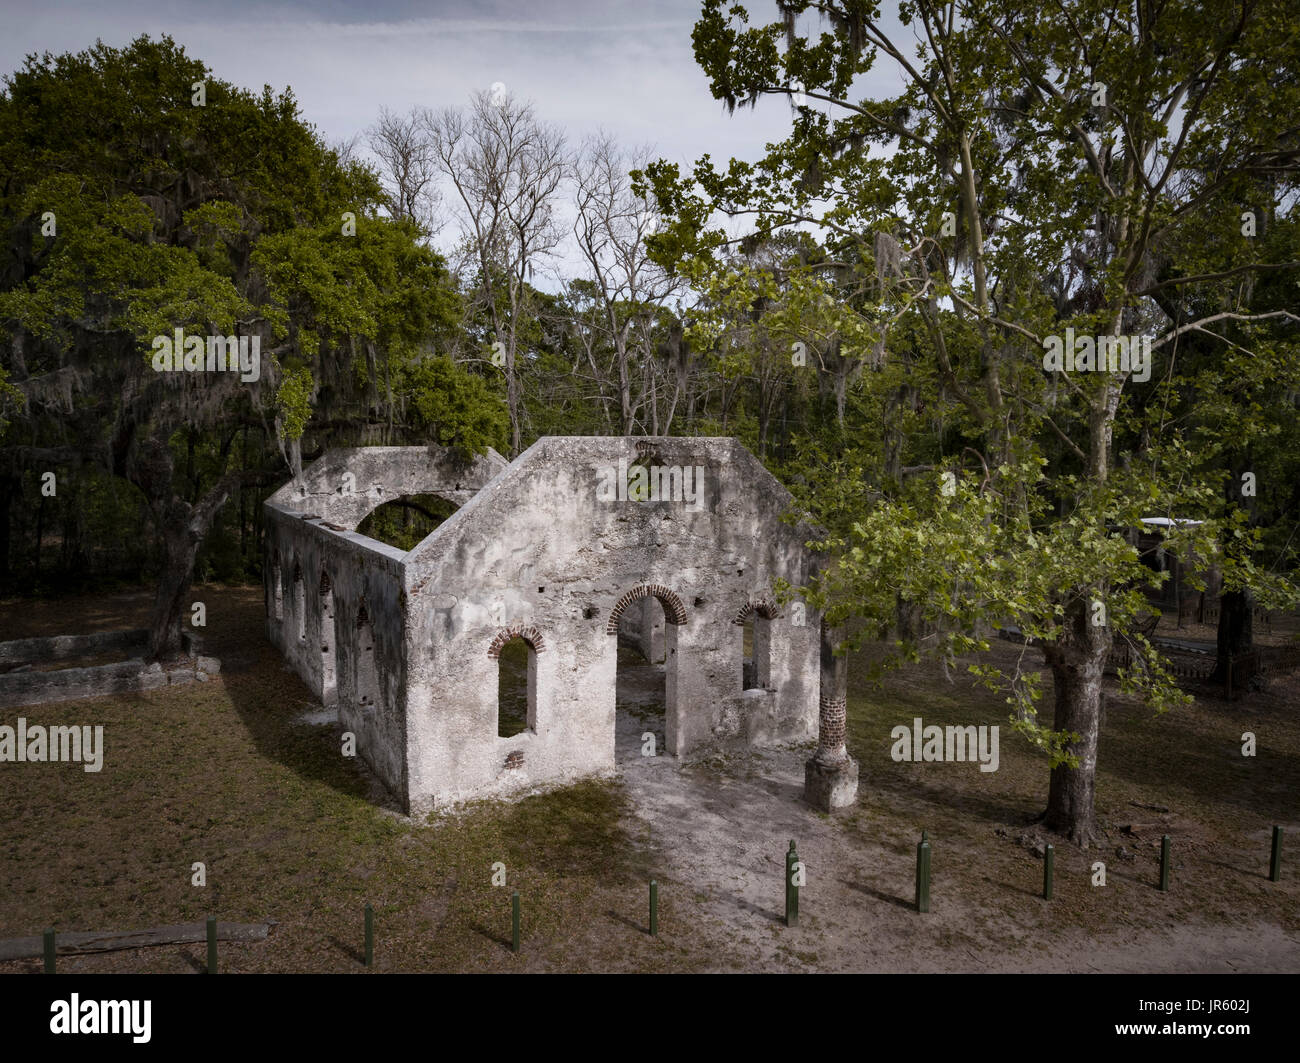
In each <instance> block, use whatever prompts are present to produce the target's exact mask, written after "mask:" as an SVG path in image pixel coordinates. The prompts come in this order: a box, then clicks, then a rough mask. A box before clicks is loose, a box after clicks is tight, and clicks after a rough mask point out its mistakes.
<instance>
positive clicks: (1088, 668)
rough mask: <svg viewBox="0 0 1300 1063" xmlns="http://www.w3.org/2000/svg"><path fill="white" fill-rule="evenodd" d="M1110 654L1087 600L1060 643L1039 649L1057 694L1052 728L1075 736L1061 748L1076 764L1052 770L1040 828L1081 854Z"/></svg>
mask: <svg viewBox="0 0 1300 1063" xmlns="http://www.w3.org/2000/svg"><path fill="white" fill-rule="evenodd" d="M1109 650H1110V632H1109V629H1108V628H1106V627H1103V626H1096V625H1094V624H1093V623H1092V610H1091V608H1090V607H1089V603H1088V602H1086V601H1078V602H1077V603H1076V604H1075V605H1074V606H1073V607H1072V608H1071V610H1070V615H1068V616H1067V619H1066V631H1065V633H1064V634H1063V636H1062V639H1061V641H1059V642H1056V643H1050V644H1048V645H1045V646H1044V647H1043V655H1044V656H1045V657H1046V658H1047V663H1048V665H1049V666H1050V667H1051V669H1052V680H1053V686H1054V689H1055V694H1056V713H1055V716H1054V718H1053V723H1052V727H1053V729H1054V730H1057V731H1068V732H1070V733H1072V734H1074V735H1075V736H1076V737H1075V738H1074V740H1072V741H1070V742H1069V743H1068V744H1067V745H1066V747H1065V748H1066V751H1067V752H1068V753H1070V754H1071V755H1073V756H1074V757H1076V758H1077V759H1078V766H1077V767H1070V766H1069V765H1066V764H1058V765H1057V766H1056V767H1055V768H1053V769H1052V775H1051V781H1050V783H1049V786H1048V791H1047V812H1046V813H1045V814H1044V817H1043V824H1044V826H1046V827H1047V829H1048V830H1052V831H1056V832H1057V833H1060V834H1063V835H1065V836H1066V837H1067V838H1069V839H1070V841H1072V842H1074V843H1075V844H1076V845H1080V846H1082V847H1083V848H1085V849H1086V848H1087V847H1088V846H1089V845H1090V844H1092V843H1093V842H1095V841H1096V840H1097V818H1096V812H1095V809H1094V806H1093V797H1094V790H1095V786H1096V774H1097V741H1098V739H1099V738H1100V736H1101V706H1102V680H1103V676H1104V672H1105V665H1106V655H1107V653H1108V652H1109Z"/></svg>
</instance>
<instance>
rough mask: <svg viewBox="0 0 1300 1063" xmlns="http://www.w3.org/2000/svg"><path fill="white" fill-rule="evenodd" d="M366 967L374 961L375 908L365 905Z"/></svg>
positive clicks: (371, 965) (370, 965)
mask: <svg viewBox="0 0 1300 1063" xmlns="http://www.w3.org/2000/svg"><path fill="white" fill-rule="evenodd" d="M365 963H366V966H367V967H373V966H374V963H375V910H374V909H373V908H372V907H370V905H369V904H367V905H366V960H365Z"/></svg>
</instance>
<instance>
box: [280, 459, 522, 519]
mask: <svg viewBox="0 0 1300 1063" xmlns="http://www.w3.org/2000/svg"><path fill="white" fill-rule="evenodd" d="M507 464H508V463H507V462H506V460H505V458H503V457H502V456H501V455H500V454H498V453H497V452H496V451H495V450H492V449H490V448H489V450H488V453H487V455H486V456H482V457H480V456H471V458H470V460H468V461H464V460H462V459H461V458H459V457H458V455H457V454H456V453H455V452H453V451H451V450H448V449H446V448H443V447H344V448H340V449H338V450H331V451H328V452H327V453H326V454H324V455H322V457H321V459H320V460H319V461H317V462H314V463H313V464H312V465H311V466H309V467H308V468H306V469H304V470H303V474H302V479H301V480H298V481H294V482H290V483H289V484H286V485H285V486H284V487H282V488H281V489H280V490H279V491H277V492H276V493H275V494H274V495H273V496H272V497H271V501H273V502H275V503H276V504H277V505H279V506H281V507H282V508H284V509H287V510H292V511H294V512H297V513H304V514H313V513H314V514H316V515H317V516H319V517H321V518H322V519H323V520H326V521H328V522H329V523H331V524H336V525H338V526H339V527H340V528H343V529H345V530H347V531H353V530H355V529H356V526H357V525H358V524H360V523H361V522H362V520H364V519H365V517H366V515H367V514H368V513H370V512H371V511H372V510H375V509H378V508H379V507H380V506H381V505H383V504H384V503H385V502H392V501H394V500H395V499H398V498H402V497H403V496H405V495H439V496H440V497H442V498H445V499H447V500H448V501H449V502H452V503H454V504H455V505H458V506H460V505H464V504H465V503H466V502H468V501H469V500H470V499H471V498H473V497H474V495H475V494H476V493H477V491H478V490H479V488H481V487H482V486H483V485H484V484H486V483H487V482H488V481H489V480H491V479H492V478H493V477H494V476H496V475H497V474H498V473H500V472H501V471H502V470H504V469H505V468H506V466H507Z"/></svg>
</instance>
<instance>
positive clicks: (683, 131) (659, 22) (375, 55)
mask: <svg viewBox="0 0 1300 1063" xmlns="http://www.w3.org/2000/svg"><path fill="white" fill-rule="evenodd" d="M771 7H772V10H773V12H774V10H775V5H771ZM759 10H760V11H762V8H761V7H760V8H759ZM698 15H699V2H698V0H637V2H634V3H628V2H609V3H599V2H596V0H560V2H554V3H552V2H546V0H541V2H532V3H527V2H522V3H510V2H505V0H487V2H478V3H471V2H468V0H432V2H427V3H416V2H413V0H412V2H404V0H370V2H366V3H359V2H356V0H352V2H349V3H341V2H334V0H312V2H306V3H275V2H272V3H257V2H247V0H222V2H221V3H211V2H207V3H196V2H193V0H172V2H168V3H153V2H136V3H128V4H114V3H112V2H108V3H104V2H93V0H92V2H85V0H83V2H79V3H69V2H65V0H0V26H2V27H3V29H0V70H2V71H3V72H5V73H8V72H10V71H13V70H14V69H16V68H17V67H19V66H21V65H22V62H23V59H24V57H25V56H26V55H27V54H29V53H31V52H43V51H47V50H48V51H51V52H56V53H57V52H65V51H81V50H83V49H85V48H87V47H89V46H91V45H92V44H94V42H95V40H96V39H97V38H102V39H103V40H104V42H105V43H106V44H109V45H112V46H115V47H118V46H121V45H124V44H126V43H127V42H128V41H130V40H131V39H132V38H133V37H136V36H138V35H139V34H141V33H148V34H150V35H151V36H159V35H161V34H163V33H170V34H171V35H172V36H173V37H174V38H175V39H176V40H177V41H178V42H179V43H181V44H182V45H184V47H185V50H186V52H187V53H188V54H190V55H191V56H193V57H196V58H199V59H202V60H203V61H204V62H206V63H207V64H208V65H209V66H210V67H211V68H212V69H213V71H214V72H215V74H216V75H217V76H218V77H221V78H224V79H227V80H229V81H232V82H235V83H236V84H240V85H243V86H244V87H245V88H248V89H251V90H258V89H260V88H261V87H262V85H264V84H269V85H270V86H271V87H272V88H274V89H277V90H279V89H282V88H284V87H285V86H286V85H290V86H292V87H293V90H294V93H295V94H296V96H297V97H298V100H299V102H300V104H301V107H302V113H303V116H304V117H305V118H306V119H307V120H308V121H310V122H311V123H313V124H314V125H315V126H316V127H317V128H318V129H320V130H321V132H322V133H323V134H324V135H325V137H326V139H327V140H330V141H331V142H334V141H338V140H342V139H346V138H348V137H350V136H352V135H353V134H354V133H358V132H361V131H363V130H364V129H365V128H366V127H367V126H369V125H371V124H372V123H373V122H374V121H375V118H376V116H377V115H378V113H379V109H380V107H381V106H386V107H388V108H390V109H391V110H395V111H405V110H407V109H409V108H410V107H411V106H412V105H414V104H422V105H425V106H430V107H434V108H440V107H444V106H448V105H454V104H459V103H464V102H465V101H466V100H468V98H469V95H470V93H472V92H474V91H476V90H483V89H487V88H489V86H491V85H492V84H494V83H495V82H502V83H503V84H505V86H506V87H507V89H508V90H509V91H510V92H512V93H514V94H515V95H517V96H521V97H523V98H526V99H531V100H532V101H533V102H534V104H535V106H536V108H537V111H538V114H539V116H540V117H542V118H545V119H547V120H549V121H552V122H555V123H556V124H558V125H560V126H561V127H563V128H564V129H565V130H566V132H568V133H569V135H570V136H572V137H574V138H575V139H580V138H581V137H582V136H583V135H585V134H587V133H592V132H595V131H596V130H597V129H605V130H608V131H609V132H611V133H614V134H615V135H616V136H617V137H618V139H619V140H620V141H622V142H624V143H625V144H628V145H629V146H631V145H635V144H650V145H652V146H655V147H657V148H658V149H659V154H661V155H662V156H664V157H665V158H670V159H673V160H674V161H680V162H688V161H692V160H694V159H695V158H697V157H698V156H699V155H701V154H703V153H705V152H709V153H711V154H712V155H713V156H714V157H715V158H723V159H725V158H727V157H729V156H731V155H738V156H743V157H750V158H752V157H756V156H757V155H758V154H760V153H761V151H762V147H763V144H764V143H765V142H766V141H769V140H775V139H780V138H781V137H782V136H784V135H785V132H786V130H787V129H788V127H789V115H790V112H789V107H788V105H786V104H785V103H784V101H780V100H775V99H774V100H764V101H761V102H760V105H759V107H758V108H757V109H756V110H755V111H746V112H743V113H742V112H737V114H736V115H735V116H732V117H728V116H727V114H726V112H725V110H724V108H723V105H722V103H721V102H720V101H718V100H715V99H713V97H712V96H711V95H710V94H709V89H708V84H707V81H706V79H705V77H704V74H703V72H702V71H701V70H700V69H699V67H698V66H697V65H696V63H695V59H694V56H693V55H692V53H691V29H692V27H693V25H694V23H695V19H696V18H697V17H698ZM764 17H769V16H767V14H766V13H764Z"/></svg>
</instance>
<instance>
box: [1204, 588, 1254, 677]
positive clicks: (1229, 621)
mask: <svg viewBox="0 0 1300 1063" xmlns="http://www.w3.org/2000/svg"><path fill="white" fill-rule="evenodd" d="M1254 643H1255V595H1254V594H1253V593H1252V592H1251V590H1250V588H1249V587H1243V588H1242V589H1241V590H1239V591H1227V592H1225V593H1224V594H1223V595H1221V596H1220V598H1219V631H1218V646H1217V654H1218V658H1217V660H1216V661H1215V665H1214V675H1213V677H1212V678H1213V680H1214V682H1216V683H1225V682H1227V678H1228V662H1229V661H1230V660H1231V659H1232V658H1233V657H1235V656H1236V655H1237V654H1239V653H1245V652H1246V651H1247V650H1248V649H1250V648H1251V646H1253V645H1254Z"/></svg>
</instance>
